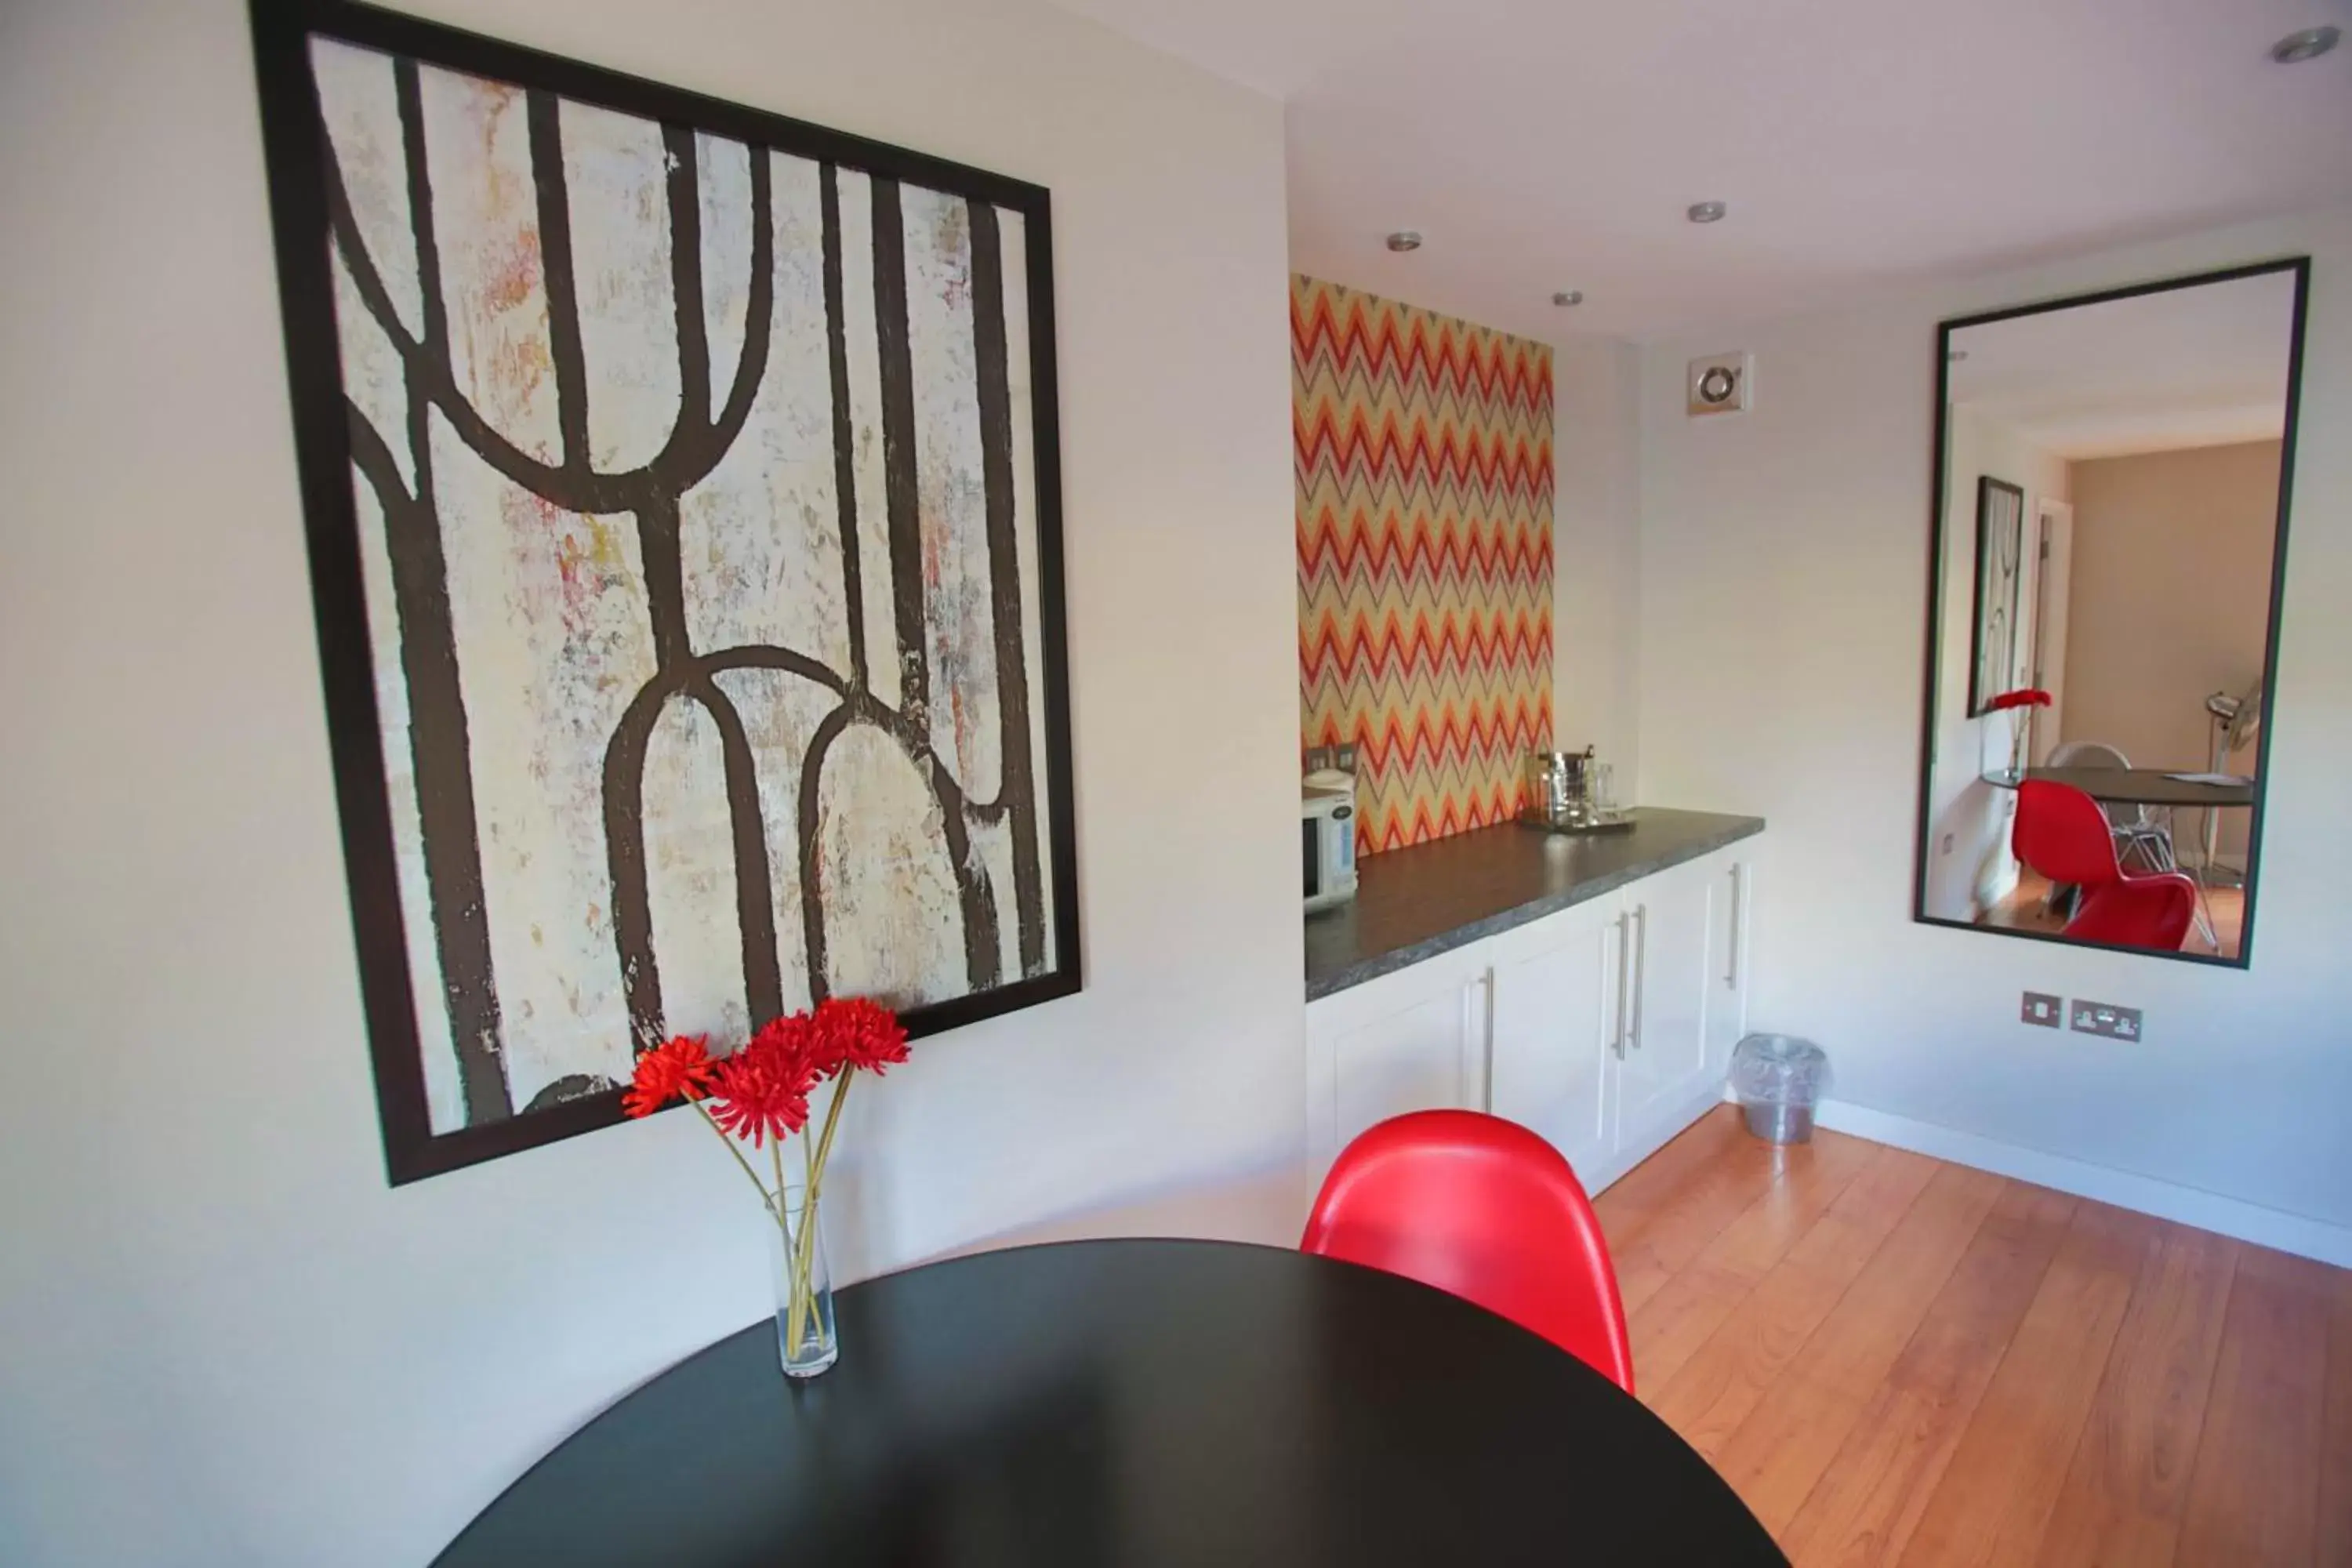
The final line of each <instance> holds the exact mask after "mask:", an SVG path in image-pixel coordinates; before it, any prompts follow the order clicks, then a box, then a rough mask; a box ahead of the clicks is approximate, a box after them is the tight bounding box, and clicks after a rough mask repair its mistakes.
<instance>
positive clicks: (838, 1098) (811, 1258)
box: [777, 1068, 857, 1349]
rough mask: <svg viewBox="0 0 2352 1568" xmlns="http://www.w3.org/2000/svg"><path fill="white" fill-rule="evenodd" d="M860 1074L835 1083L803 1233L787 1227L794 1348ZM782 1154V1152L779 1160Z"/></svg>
mask: <svg viewBox="0 0 2352 1568" xmlns="http://www.w3.org/2000/svg"><path fill="white" fill-rule="evenodd" d="M856 1076H857V1069H856V1068H843V1069H842V1074H841V1078H840V1079H839V1081H838V1082H836V1083H835V1085H834V1089H833V1103H832V1104H831V1105H829V1106H827V1107H826V1108H825V1112H824V1133H823V1135H822V1136H820V1137H819V1138H818V1140H817V1145H816V1153H815V1155H814V1157H812V1158H811V1159H810V1160H809V1162H808V1172H809V1179H808V1193H807V1195H806V1196H805V1197H803V1199H802V1200H801V1233H800V1235H799V1236H798V1237H793V1235H792V1233H791V1231H790V1229H789V1228H787V1229H786V1231H785V1237H786V1239H787V1240H788V1241H792V1242H793V1243H794V1245H793V1247H792V1269H793V1275H792V1286H791V1290H790V1300H791V1309H790V1310H788V1311H787V1312H786V1314H785V1324H784V1328H785V1334H786V1337H787V1340H788V1341H789V1342H790V1343H791V1344H792V1345H793V1348H794V1349H798V1348H799V1346H800V1342H801V1338H800V1331H801V1329H802V1327H803V1323H804V1322H805V1321H806V1320H805V1318H804V1316H803V1314H804V1313H805V1312H806V1311H807V1310H808V1309H809V1308H810V1307H811V1306H812V1305H813V1304H814V1303H813V1302H812V1300H811V1298H812V1297H813V1296H814V1294H815V1290H814V1287H813V1286H812V1284H811V1282H810V1279H809V1275H810V1272H811V1270H812V1269H813V1268H814V1264H815V1261H816V1224H817V1220H816V1204H817V1198H818V1196H819V1194H820V1193H821V1191H822V1187H823V1184H824V1167H825V1164H826V1163H827V1162H829V1161H830V1160H831V1159H832V1158H833V1135H834V1132H835V1130H837V1129H838V1128H839V1127H840V1126H841V1108H842V1106H843V1105H844V1104H845V1103H846V1102H847V1101H848V1100H849V1080H850V1079H853V1078H855V1077H856ZM802 1136H803V1138H805V1137H806V1136H807V1134H806V1133H805V1132H803V1134H802ZM802 1147H803V1150H805V1149H806V1147H807V1145H806V1144H805V1143H803V1145H802ZM782 1157H783V1156H782V1152H779V1153H778V1155H777V1159H778V1160H779V1162H781V1161H782ZM779 1168H780V1169H781V1165H780V1166H779ZM781 1179H782V1178H781V1177H780V1178H779V1180H780V1181H781Z"/></svg>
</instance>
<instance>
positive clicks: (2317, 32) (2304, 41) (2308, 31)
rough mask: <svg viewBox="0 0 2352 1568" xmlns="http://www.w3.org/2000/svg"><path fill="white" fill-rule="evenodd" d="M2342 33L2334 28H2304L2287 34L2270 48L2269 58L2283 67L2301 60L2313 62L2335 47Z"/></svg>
mask: <svg viewBox="0 0 2352 1568" xmlns="http://www.w3.org/2000/svg"><path fill="white" fill-rule="evenodd" d="M2343 36H2344V35H2343V33H2342V32H2340V31H2338V30H2337V29H2336V28H2334V27H2305V29H2304V30H2303V31H2302V32H2300V33H2289V34H2288V35H2287V36H2286V37H2284V38H2281V39H2280V40H2279V41H2278V42H2277V43H2275V44H2273V45H2272V46H2271V58H2273V59H2274V60H2276V61H2278V63H2279V64H2281V65H2283V66H2291V65H2294V64H2295V63H2297V62H2298V61H2301V60H2315V59H2317V58H2319V57H2320V56H2322V55H2324V54H2326V52H2327V51H2328V50H2330V49H2332V48H2334V47H2336V40H2337V39H2339V38H2341V37H2343Z"/></svg>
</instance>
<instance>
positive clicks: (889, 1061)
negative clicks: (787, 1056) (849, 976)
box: [809, 996, 907, 1078]
mask: <svg viewBox="0 0 2352 1568" xmlns="http://www.w3.org/2000/svg"><path fill="white" fill-rule="evenodd" d="M809 1022H810V1031H809V1032H810V1035H811V1036H812V1037H813V1038H814V1042H815V1049H814V1058H815V1060H816V1064H817V1069H818V1070H819V1071H820V1072H822V1073H823V1074H824V1076H825V1077H827V1078H833V1077H835V1076H836V1075H838V1074H840V1073H843V1072H847V1071H851V1070H854V1069H856V1068H864V1069H865V1070H866V1071H867V1072H870V1073H876V1074H879V1073H880V1072H881V1071H882V1069H883V1068H887V1067H891V1066H894V1065H896V1064H897V1063H899V1062H903V1061H905V1060H906V1059H907V1030H906V1027H905V1026H903V1025H901V1024H900V1023H899V1022H898V1014H896V1013H893V1012H892V1011H890V1009H889V1008H887V1007H885V1006H883V1005H881V1004H880V1003H878V1002H873V1001H869V1000H867V999H866V997H863V996H835V997H829V998H827V999H826V1000H824V1001H823V1002H820V1003H818V1004H817V1008H816V1013H815V1015H814V1017H812V1018H811V1019H810V1021H809Z"/></svg>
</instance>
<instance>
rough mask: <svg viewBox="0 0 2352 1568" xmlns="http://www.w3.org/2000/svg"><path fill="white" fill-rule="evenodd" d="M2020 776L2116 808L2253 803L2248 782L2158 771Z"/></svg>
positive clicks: (2002, 779) (2006, 780) (2009, 778)
mask: <svg viewBox="0 0 2352 1568" xmlns="http://www.w3.org/2000/svg"><path fill="white" fill-rule="evenodd" d="M2189 771H2190V770H2188V769H2185V768H2179V769H2174V770H2172V772H2173V773H2186V772H2189ZM2024 776H2025V777H2026V778H2029V779H2032V780H2034V781H2036V782H2037V783H2042V784H2072V785H2073V786H2074V788H2076V789H2078V790H2081V791H2082V792H2083V793H2084V795H2089V796H2090V797H2091V798H2092V799H2093V800H2099V801H2108V802H2112V803H2114V804H2116V805H2169V806H2173V807H2175V808H2177V809H2180V810H2188V811H2198V810H2210V809H2217V808H2221V807H2227V806H2233V805H2253V804H2254V786H2253V785H2252V784H2251V783H2248V784H2190V783H2189V782H2188V781H2187V780H2185V779H2177V778H2174V777H2172V776H2171V773H2168V772H2167V771H2166V770H2164V769H2162V768H2028V769H2027V770H2026V771H2025V774H2024ZM1984 781H1985V783H1987V784H1992V785H1995V786H1997V787H1999V788H2000V789H2015V788H2016V787H2017V785H2018V783H2019V778H2018V775H2017V774H2016V773H2011V772H2010V771H2009V770H2007V769H2002V770H2001V771H2000V772H1998V773H1987V774H1985V775H1984Z"/></svg>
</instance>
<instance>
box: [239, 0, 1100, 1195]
mask: <svg viewBox="0 0 2352 1568" xmlns="http://www.w3.org/2000/svg"><path fill="white" fill-rule="evenodd" d="M253 15H254V23H255V29H254V30H255V41H256V50H257V64H258V70H259V80H260V86H261V96H262V109H263V129H264V136H265V142H266V148H267V153H268V166H269V178H270V193H271V204H272V212H273V221H274V224H275V228H276V237H277V248H278V267H279V273H280V287H281V293H282V297H283V304H284V314H285V328H286V338H287V353H288V362H289V376H290V379H291V384H292V393H293V405H294V415H295V422H296V437H297V446H298V453H299V464H300V472H301V479H302V492H303V504H304V509H305V513H306V518H307V528H308V535H309V543H310V557H311V576H312V586H313V592H314V597H315V601H316V607H317V618H318V629H319V641H320V653H321V660H322V665H323V669H324V678H325V682H326V694H327V705H328V716H329V721H330V730H331V740H332V746H333V755H334V763H335V773H336V784H337V791H338V796H339V800H340V804H341V815H342V824H343V840H344V851H345V858H346V861H347V866H348V869H349V875H350V882H351V890H352V909H353V913H354V923H355V927H356V931H357V934H358V942H359V949H360V959H361V972H362V985H363V989H364V993H365V1001H366V1008H367V1015H368V1026H369V1031H370V1036H371V1045H372V1048H373V1057H374V1067H375V1076H376V1088H377V1094H378V1099H379V1101H380V1103H381V1106H382V1111H383V1131H384V1141H385V1147H386V1152H387V1159H388V1163H389V1165H390V1169H391V1173H392V1178H393V1180H394V1181H395V1182H401V1181H407V1180H410V1179H413V1178H415V1177H418V1176H423V1175H429V1174H432V1173H436V1172H438V1171H444V1170H448V1169H451V1168H454V1167H456V1166H458V1165H462V1164H466V1163H471V1162H474V1161H477V1160H480V1159H484V1158H488V1157H490V1156H492V1155H496V1154H501V1153H505V1152H511V1151H513V1150H516V1149H520V1148H523V1147H527V1146H530V1145H532V1144H536V1143H540V1142H547V1141H548V1140H551V1139H553V1138H559V1137H563V1136H567V1135H569V1134H571V1133H574V1132H579V1131H585V1130H587V1129H589V1128H592V1127H596V1126H602V1125H604V1124H607V1123H610V1122H613V1121H617V1120H619V1110H618V1098H619V1097H618V1092H617V1088H616V1086H617V1085H619V1084H621V1083H623V1082H625V1080H626V1079H627V1078H628V1076H629V1072H630V1069H631V1062H632V1058H633V1056H634V1053H635V1051H637V1050H640V1049H643V1048H645V1047H647V1046H649V1045H652V1044H656V1043H658V1042H659V1041H660V1040H662V1039H664V1038H667V1037H669V1036H670V1035H673V1034H680V1033H686V1034H698V1033H705V1032H708V1033H709V1034H710V1035H711V1036H712V1037H713V1045H714V1049H717V1048H723V1047H725V1046H726V1045H727V1044H729V1043H731V1042H733V1041H738V1040H740V1039H741V1038H742V1037H744V1035H745V1034H746V1033H747V1032H748V1030H749V1029H750V1028H751V1027H752V1026H756V1025H757V1024H759V1023H762V1022H764V1021H766V1019H768V1018H769V1017H772V1016H776V1015H777V1014H780V1013H783V1012H788V1011H791V1010H793V1009H794V1008H797V1007H801V1006H804V1005H808V1004H809V1003H811V1002H812V1001H814V1000H816V999H820V998H823V997H824V996H827V995H835V994H854V995H870V996H877V997H879V998H881V999H883V1000H885V1001H887V1002H888V1003H890V1004H891V1005H894V1006H897V1007H898V1008H899V1009H900V1010H901V1011H902V1012H903V1013H904V1014H905V1015H906V1016H907V1021H908V1027H909V1029H910V1031H911V1032H913V1033H916V1034H926V1033H933V1032H936V1031H938V1030H940V1029H944V1028H948V1027H951V1026H956V1025H959V1024H962V1023H966V1022H969V1021H971V1020H973V1019H977V1018H981V1017H985V1016H992V1015H996V1014H1001V1013H1004V1012H1009V1011H1011V1010H1013V1009H1015V1008H1020V1007H1024V1006H1029V1005H1034V1004H1036V1003H1039V1002H1043V1001H1045V1000H1048V999H1050V998H1053V997H1055V996H1061V995H1066V994H1069V993H1071V992H1074V991H1076V989H1077V988H1078V974H1079V970H1078V930H1077V898H1076V862H1075V859H1074V854H1073V839H1074V834H1073V826H1072V819H1071V790H1070V766H1069V736H1068V705H1067V695H1066V666H1065V655H1064V647H1063V605H1062V582H1061V552H1060V543H1059V537H1060V536H1059V499H1058V493H1057V489H1056V472H1057V468H1058V459H1057V455H1056V435H1055V391H1054V385H1055V384H1054V342H1053V318H1052V302H1053V280H1052V268H1051V238H1050V234H1049V227H1048V216H1047V203H1046V193H1045V191H1044V190H1043V189H1041V188H1039V187H1037V186H1034V185H1031V184H1024V183H1022V182H1020V181H1016V180H1012V179H1007V178H1003V177H1001V176H998V175H993V174H984V173H982V172H980V171H977V170H973V169H968V168H964V167H961V166H959V165H956V164H952V163H945V162H942V161H940V160H938V159H934V158H929V157H925V156H921V155H919V154H916V153H907V152H903V151H900V150H898V149H895V148H890V147H887V146H882V145H879V144H877V143H875V142H867V141H864V140H860V139H858V138H855V137H851V136H846V135H843V134H839V133H836V132H829V131H824V130H821V129H818V128H816V127H813V126H809V125H805V124H803V123H800V122H798V121H790V120H785V119H782V118H779V117H777V116H775V115H772V114H767V113H762V112H760V111H757V110H750V109H746V108H742V107H740V106H737V105H732V104H727V103H721V102H718V101H715V100H709V99H704V98H700V97H698V96H695V95H693V94H689V93H687V92H683V91H677V90H673V89H667V88H662V87H657V86H655V85H653V84H651V83H648V82H645V81H641V80H637V79H632V78H628V77H624V76H619V75H615V74H613V73H610V72H607V71H604V70H599V69H596V68H591V67H588V66H584V65H581V64H578V63H575V62H572V61H567V60H562V59H558V58H552V57H550V56H546V55H542V54H539V53H536V52H533V51H530V50H526V49H521V48H518V47H510V46H507V45H504V44H499V43H495V42H492V41H490V40H488V39H484V38H480V37H474V36H472V35H468V34H464V33H458V32H454V31H451V30H449V29H446V28H443V27H439V26H433V25H430V24H426V23H423V22H419V21H417V20H415V19H414V18H411V17H407V16H401V15H398V14H396V13H393V12H387V11H381V10H376V9H373V8H371V7H366V6H360V5H345V4H337V3H327V0H256V3H255V5H254V12H253Z"/></svg>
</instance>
